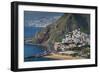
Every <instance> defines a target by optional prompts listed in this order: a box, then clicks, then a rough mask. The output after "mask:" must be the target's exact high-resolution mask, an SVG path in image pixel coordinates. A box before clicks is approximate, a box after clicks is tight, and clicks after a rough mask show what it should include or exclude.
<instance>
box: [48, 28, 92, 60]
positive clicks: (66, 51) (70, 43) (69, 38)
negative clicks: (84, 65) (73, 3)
mask: <svg viewBox="0 0 100 73" xmlns="http://www.w3.org/2000/svg"><path fill="white" fill-rule="evenodd" d="M54 50H55V51H56V52H55V53H54V52H53V53H52V55H51V56H47V57H49V58H54V59H55V58H57V57H58V58H57V59H59V58H64V59H66V57H69V59H83V58H90V37H89V35H88V34H86V33H83V32H81V31H80V28H78V29H75V30H73V31H72V32H69V33H68V34H66V35H65V38H63V39H62V41H61V42H55V43H54ZM67 59H68V58H67Z"/></svg>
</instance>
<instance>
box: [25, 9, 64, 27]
mask: <svg viewBox="0 0 100 73" xmlns="http://www.w3.org/2000/svg"><path fill="white" fill-rule="evenodd" d="M62 15H63V13H55V12H37V11H24V25H25V26H32V27H45V26H47V25H49V24H51V23H53V22H55V21H56V20H57V19H59V18H60V17H61V16H62Z"/></svg>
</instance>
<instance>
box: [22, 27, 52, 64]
mask: <svg viewBox="0 0 100 73" xmlns="http://www.w3.org/2000/svg"><path fill="white" fill-rule="evenodd" d="M42 29H43V28H42V27H24V39H27V38H32V37H34V36H35V34H36V33H37V32H39V31H41V30H42ZM44 52H45V50H44V48H43V47H41V46H37V45H31V44H26V43H24V61H25V62H29V61H50V60H53V59H49V58H44V57H34V55H41V54H43V53H44Z"/></svg>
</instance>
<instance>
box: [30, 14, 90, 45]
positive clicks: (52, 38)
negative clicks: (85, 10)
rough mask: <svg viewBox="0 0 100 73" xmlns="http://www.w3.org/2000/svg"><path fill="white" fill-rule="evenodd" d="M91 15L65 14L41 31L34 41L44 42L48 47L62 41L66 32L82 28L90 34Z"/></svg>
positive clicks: (37, 42)
mask: <svg viewBox="0 0 100 73" xmlns="http://www.w3.org/2000/svg"><path fill="white" fill-rule="evenodd" d="M89 20H90V18H89V15H82V14H64V15H63V16H61V17H60V18H59V19H58V20H57V21H56V22H54V23H52V24H50V25H48V26H47V27H46V28H45V29H43V30H42V31H41V32H39V33H37V34H36V36H35V37H33V38H32V43H33V44H34V43H35V44H42V45H45V46H47V47H48V45H49V46H50V45H51V46H52V45H53V44H54V43H55V42H61V40H62V38H64V36H65V34H66V33H68V32H71V31H72V30H75V29H77V28H80V30H81V31H82V32H84V33H88V34H90V33H89V32H90V21H89Z"/></svg>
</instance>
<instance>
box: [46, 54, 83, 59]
mask: <svg viewBox="0 0 100 73" xmlns="http://www.w3.org/2000/svg"><path fill="white" fill-rule="evenodd" d="M44 57H45V58H51V59H60V60H71V59H82V58H80V57H72V56H70V55H61V54H52V55H48V56H44Z"/></svg>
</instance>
